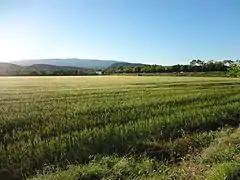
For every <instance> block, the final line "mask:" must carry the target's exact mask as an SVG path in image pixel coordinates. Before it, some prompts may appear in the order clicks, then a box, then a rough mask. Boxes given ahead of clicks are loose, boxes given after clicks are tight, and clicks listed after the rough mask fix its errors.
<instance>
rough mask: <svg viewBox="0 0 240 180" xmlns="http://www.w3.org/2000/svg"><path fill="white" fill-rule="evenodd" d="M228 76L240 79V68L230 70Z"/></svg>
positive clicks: (234, 67)
mask: <svg viewBox="0 0 240 180" xmlns="http://www.w3.org/2000/svg"><path fill="white" fill-rule="evenodd" d="M228 75H229V76H231V77H240V66H233V67H231V68H229V69H228Z"/></svg>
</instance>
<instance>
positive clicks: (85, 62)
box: [12, 58, 119, 68]
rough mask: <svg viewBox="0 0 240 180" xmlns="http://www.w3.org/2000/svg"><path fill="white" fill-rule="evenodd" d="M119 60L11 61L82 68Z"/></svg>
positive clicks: (30, 64) (103, 65)
mask: <svg viewBox="0 0 240 180" xmlns="http://www.w3.org/2000/svg"><path fill="white" fill-rule="evenodd" d="M118 62H119V61H112V60H96V59H77V58H71V59H33V60H21V61H13V62H12V63H14V64H17V65H21V66H32V65H34V64H48V65H54V66H72V67H82V68H108V67H109V66H111V65H112V64H115V63H118Z"/></svg>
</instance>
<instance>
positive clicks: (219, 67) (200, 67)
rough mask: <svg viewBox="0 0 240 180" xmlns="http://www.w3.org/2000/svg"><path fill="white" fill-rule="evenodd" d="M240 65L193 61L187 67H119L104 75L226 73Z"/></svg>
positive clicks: (229, 62) (110, 69) (231, 62)
mask: <svg viewBox="0 0 240 180" xmlns="http://www.w3.org/2000/svg"><path fill="white" fill-rule="evenodd" d="M239 65H240V60H236V61H233V60H224V61H214V60H210V61H203V60H200V59H197V60H196V59H194V60H192V61H191V62H190V63H189V64H187V65H182V64H177V65H173V66H162V65H156V64H155V65H142V66H128V67H123V66H119V67H116V68H109V69H106V70H105V71H104V74H113V73H173V72H175V73H181V72H210V71H228V69H229V68H233V67H235V66H239Z"/></svg>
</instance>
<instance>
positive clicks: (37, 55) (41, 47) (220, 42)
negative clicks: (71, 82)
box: [0, 0, 240, 64]
mask: <svg viewBox="0 0 240 180" xmlns="http://www.w3.org/2000/svg"><path fill="white" fill-rule="evenodd" d="M42 58H83V59H88V58H91V59H105V60H106V59H108V60H124V61H130V62H141V63H151V64H154V63H156V64H176V63H188V62H189V61H190V60H191V59H194V58H199V59H203V60H210V59H218V60H223V59H237V58H240V1H239V0H0V61H10V60H19V59H42Z"/></svg>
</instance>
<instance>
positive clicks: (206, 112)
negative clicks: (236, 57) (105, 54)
mask: <svg viewBox="0 0 240 180" xmlns="http://www.w3.org/2000/svg"><path fill="white" fill-rule="evenodd" d="M239 85H240V80H239V79H234V78H218V77H145V76H144V77H143V76H142V77H137V76H117V77H114V76H96V77H3V78H0V127H1V128H0V150H1V151H0V177H1V178H3V179H25V178H28V179H46V180H47V179H226V178H229V179H233V178H235V179H236V178H237V177H238V176H239V171H240V167H239V162H240V157H239V154H240V152H239V150H240V149H239V147H240V142H239V139H240V134H239V130H238V126H239V123H240V94H239V92H240V86H239Z"/></svg>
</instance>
